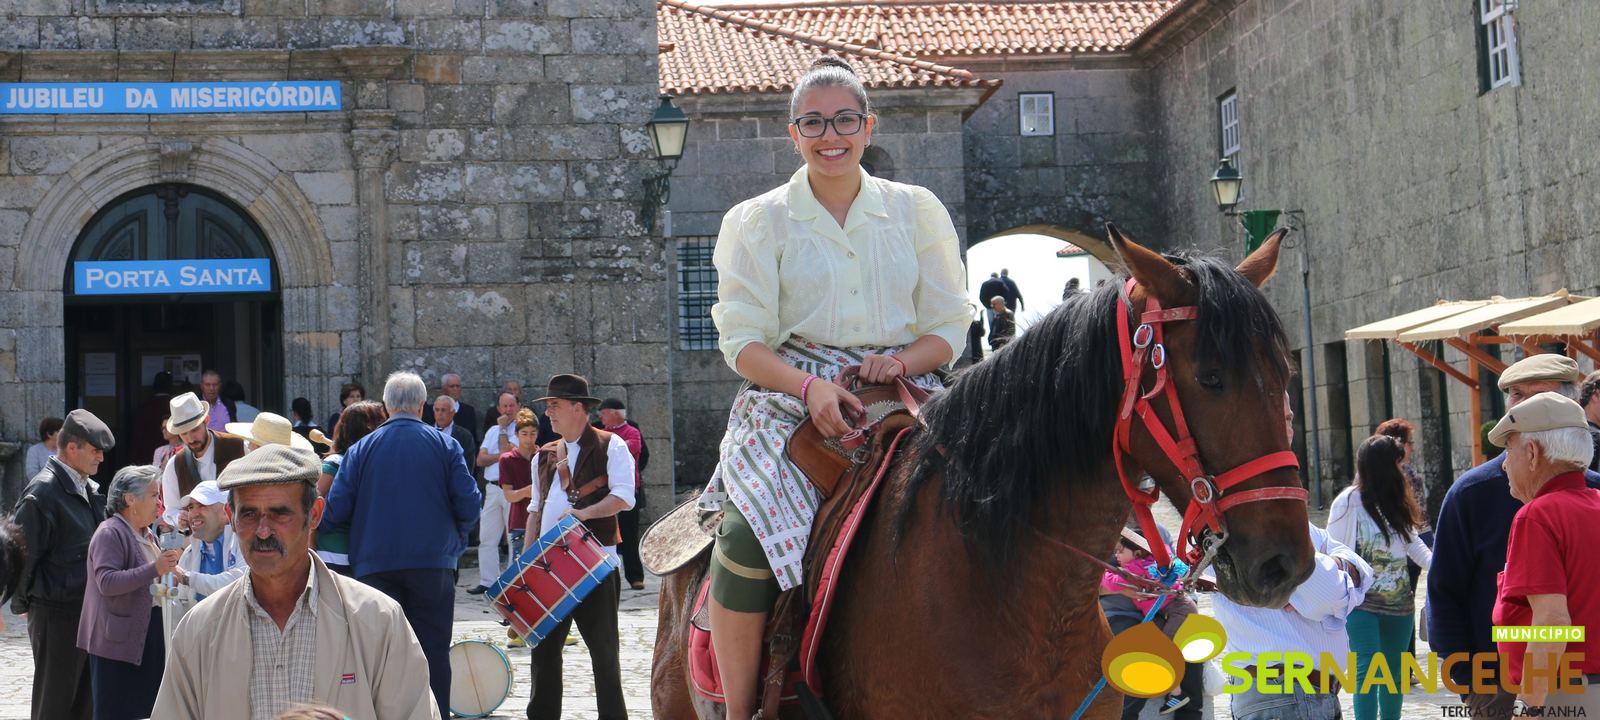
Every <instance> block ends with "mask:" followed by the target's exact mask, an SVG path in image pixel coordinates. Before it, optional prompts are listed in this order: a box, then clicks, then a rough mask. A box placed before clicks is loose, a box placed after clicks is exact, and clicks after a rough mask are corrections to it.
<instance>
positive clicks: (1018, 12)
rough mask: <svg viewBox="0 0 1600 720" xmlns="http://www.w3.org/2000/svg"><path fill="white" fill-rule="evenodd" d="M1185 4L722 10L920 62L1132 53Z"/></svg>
mask: <svg viewBox="0 0 1600 720" xmlns="http://www.w3.org/2000/svg"><path fill="white" fill-rule="evenodd" d="M1179 2H1181V0H1089V1H1085V0H1075V1H1074V0H1056V1H1054V2H1049V1H1047V2H1026V1H1024V2H919V1H915V0H911V1H907V0H877V1H876V2H863V1H860V0H856V1H847V2H828V1H826V0H819V1H815V2H795V3H786V4H782V5H723V6H720V7H719V8H718V9H720V10H727V11H730V12H735V13H738V14H741V15H744V16H747V17H749V18H751V19H754V20H760V21H766V22H771V23H774V24H777V25H780V26H782V27H785V28H790V29H794V30H799V31H803V32H809V33H813V34H816V35H822V36H826V37H832V38H838V39H840V40H844V41H846V42H851V43H856V44H859V45H864V46H868V47H876V48H879V49H882V50H886V51H889V52H893V53H899V54H903V55H909V56H912V57H953V56H963V55H969V56H980V55H1010V54H1024V55H1027V54H1058V53H1100V52H1116V51H1120V50H1123V49H1126V47H1127V46H1128V43H1130V42H1131V41H1132V40H1133V39H1134V38H1135V37H1137V36H1138V35H1139V33H1140V32H1142V31H1143V30H1144V29H1145V28H1146V27H1148V26H1149V25H1150V24H1151V23H1153V22H1155V21H1156V20H1157V19H1158V18H1160V17H1161V16H1162V15H1164V14H1166V13H1167V12H1168V11H1169V10H1170V9H1172V8H1173V7H1174V6H1176V5H1178V4H1179Z"/></svg>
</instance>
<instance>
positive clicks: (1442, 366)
mask: <svg viewBox="0 0 1600 720" xmlns="http://www.w3.org/2000/svg"><path fill="white" fill-rule="evenodd" d="M1395 343H1396V344H1398V345H1399V346H1400V347H1403V348H1405V349H1406V350H1409V351H1410V352H1411V354H1412V355H1416V356H1417V357H1419V358H1422V360H1423V362H1426V363H1428V364H1429V365H1432V366H1434V367H1435V368H1438V370H1439V372H1442V373H1444V374H1446V375H1449V376H1450V377H1453V378H1455V379H1456V380H1458V381H1460V382H1461V384H1463V385H1466V386H1467V387H1469V388H1472V389H1473V390H1477V389H1478V379H1477V378H1474V377H1468V376H1467V374H1466V373H1464V372H1461V371H1460V370H1457V369H1455V368H1453V367H1451V366H1450V363H1447V362H1445V361H1443V360H1440V359H1439V358H1437V357H1434V355H1433V353H1431V352H1428V351H1427V350H1423V349H1422V348H1420V347H1417V346H1416V345H1413V344H1411V343H1408V342H1402V341H1399V340H1396V341H1395Z"/></svg>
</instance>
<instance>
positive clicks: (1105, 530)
mask: <svg viewBox="0 0 1600 720" xmlns="http://www.w3.org/2000/svg"><path fill="white" fill-rule="evenodd" d="M1068 482H1070V485H1071V487H1070V489H1068V488H1067V487H1066V485H1067V484H1068ZM936 485H937V483H928V484H926V485H925V486H924V487H923V488H922V494H923V497H919V498H917V500H916V506H917V508H918V509H919V511H918V512H917V513H915V518H914V520H913V522H912V523H911V524H910V525H909V527H908V528H907V532H906V535H905V536H904V537H903V538H902V543H901V545H902V547H905V546H918V547H922V548H925V549H928V550H933V549H937V550H938V552H939V553H942V554H941V555H940V557H941V558H942V559H941V561H940V562H938V563H935V564H933V565H932V566H931V567H929V568H927V571H928V572H931V573H934V574H936V575H938V576H939V577H930V578H926V580H927V581H928V584H929V586H930V587H947V588H948V587H957V588H971V589H980V588H988V590H986V591H980V592H975V593H961V594H959V595H958V597H959V598H960V599H957V598H952V599H955V600H956V601H957V602H971V603H973V604H974V605H977V606H982V607H986V608H988V609H989V610H991V611H993V612H997V613H999V615H1000V618H999V619H1002V620H1005V621H1007V622H1006V624H1007V625H1013V626H1015V627H1016V628H1017V629H1018V630H1020V631H1022V632H1024V633H1032V634H1037V633H1038V630H1039V628H1041V627H1046V626H1050V625H1052V624H1054V623H1056V622H1072V623H1075V622H1077V621H1078V620H1081V618H1082V617H1083V616H1085V615H1097V610H1096V608H1097V607H1098V602H1097V598H1098V596H1099V587H1100V578H1101V574H1102V572H1103V569H1102V568H1101V567H1100V566H1098V565H1096V564H1094V563H1093V562H1092V561H1090V560H1089V559H1087V558H1086V557H1084V555H1082V554H1079V553H1078V552H1075V551H1074V550H1073V549H1072V548H1077V549H1078V550H1081V551H1083V552H1084V553H1087V554H1088V555H1090V556H1093V557H1102V556H1103V557H1105V558H1109V557H1110V556H1111V554H1112V551H1113V550H1114V548H1115V546H1116V537H1117V533H1118V531H1119V529H1120V528H1121V527H1122V524H1123V522H1124V521H1125V520H1126V518H1127V513H1128V503H1127V499H1126V497H1125V496H1124V495H1123V494H1122V490H1121V487H1120V486H1119V485H1118V484H1117V480H1116V475H1115V473H1114V471H1112V470H1110V469H1109V468H1107V469H1105V470H1104V471H1103V472H1101V473H1099V474H1097V475H1096V476H1095V477H1093V478H1074V479H1073V480H1072V481H1063V483H1062V484H1060V485H1058V487H1057V489H1056V490H1055V491H1054V492H1052V493H1051V494H1050V495H1049V496H1047V497H1046V498H1044V501H1043V502H1042V503H1041V505H1040V507H1038V508H1035V511H1034V513H1033V517H1032V519H1031V527H1028V528H1018V529H1017V532H1018V533H1019V534H1018V536H1017V538H1016V543H1015V545H1014V548H1015V551H1014V552H1013V553H1012V557H1011V559H1010V560H1009V561H1008V562H1007V565H1006V567H1005V568H992V567H985V566H984V562H986V561H985V560H984V558H985V557H986V556H985V555H984V553H982V552H981V551H979V552H970V551H968V549H967V548H966V546H965V541H964V540H963V539H962V533H961V528H960V527H959V526H957V525H956V520H955V518H954V517H952V516H951V514H950V513H946V512H942V511H938V510H932V511H930V510H929V509H930V508H937V507H938V498H937V497H936V496H937V493H938V489H937V487H936ZM979 542H980V543H982V542H983V541H982V540H980V541H979ZM997 586H1000V587H997ZM997 590H998V592H996V591H997ZM1002 595H1003V596H1005V599H1003V600H1002V599H999V598H1000V596H1002ZM969 596H970V597H969Z"/></svg>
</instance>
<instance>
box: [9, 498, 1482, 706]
mask: <svg viewBox="0 0 1600 720" xmlns="http://www.w3.org/2000/svg"><path fill="white" fill-rule="evenodd" d="M1313 520H1314V521H1316V522H1318V524H1321V523H1322V521H1323V518H1321V517H1317V516H1315V515H1314V516H1313ZM1162 522H1163V523H1164V524H1166V525H1167V526H1168V527H1172V528H1176V527H1177V526H1178V518H1177V516H1176V515H1175V514H1174V513H1171V512H1170V511H1169V512H1167V513H1164V514H1163V517H1162ZM475 574H476V573H475V572H474V571H463V572H462V577H463V578H467V577H470V576H473V575H475ZM1423 577H1424V580H1425V579H1426V575H1424V576H1423ZM647 582H648V584H647V587H646V589H645V590H642V591H634V590H623V591H622V612H621V617H620V625H621V635H622V653H621V657H622V683H623V690H624V691H625V693H626V698H627V703H628V709H629V714H630V715H631V716H632V717H633V718H648V717H650V716H651V714H650V658H651V651H652V647H653V646H654V643H655V628H656V593H657V583H656V580H655V578H649V579H648V581H647ZM471 584H475V583H472V582H463V583H462V584H461V585H460V587H459V588H458V595H457V598H456V622H455V631H456V639H486V640H497V641H503V639H504V638H505V629H504V628H502V627H501V626H500V625H499V624H498V623H497V622H496V617H497V616H496V615H494V613H493V612H492V611H491V610H490V609H489V607H488V604H487V603H485V602H484V601H483V600H482V599H480V598H479V597H475V596H471V595H467V594H466V593H465V592H464V590H465V588H466V587H468V586H469V585H471ZM1209 607H1210V601H1209V598H1206V597H1202V598H1201V601H1200V608H1201V611H1202V612H1205V611H1208V610H1209ZM1418 607H1419V608H1420V607H1421V597H1420V593H1419V598H1418ZM5 623H6V629H5V631H4V632H3V633H0V720H12V719H13V718H27V717H28V697H29V693H30V692H31V685H32V678H33V662H32V659H31V655H30V652H29V650H28V638H27V630H26V627H25V626H24V624H23V623H22V622H21V621H19V620H18V619H17V618H16V617H15V616H13V615H11V614H10V613H9V612H6V613H5ZM1417 650H1418V652H1419V653H1421V652H1427V645H1426V643H1421V642H1419V643H1418V644H1417ZM506 652H507V655H508V656H509V657H510V659H511V663H512V666H513V668H514V672H515V674H516V682H515V690H514V692H513V693H512V695H511V697H510V698H509V699H507V700H506V702H505V704H503V705H502V706H501V707H500V709H499V710H498V711H496V712H495V713H494V714H493V715H491V716H490V717H494V718H520V717H523V716H524V708H525V707H526V706H527V703H528V693H529V691H530V687H529V685H528V662H529V660H528V650H527V649H526V648H515V649H508V650H507V651H506ZM565 657H566V663H565V674H566V683H565V685H566V694H565V704H564V707H563V713H562V715H563V717H564V718H573V719H575V720H587V719H588V718H594V717H596V713H595V704H594V682H593V680H592V676H591V674H590V670H589V659H588V654H587V650H585V648H584V646H583V645H582V643H581V642H580V643H579V644H578V645H573V646H570V647H568V648H567V649H566V653H565ZM1210 700H1214V701H1215V702H1216V704H1217V705H1218V706H1219V707H1220V708H1221V712H1220V713H1217V714H1215V715H1213V713H1212V711H1211V710H1212V708H1211V704H1212V703H1210V702H1208V703H1207V707H1206V711H1205V717H1206V719H1207V720H1215V718H1217V717H1222V718H1228V717H1231V715H1229V713H1228V712H1227V696H1226V695H1217V696H1214V698H1210ZM1341 700H1342V702H1343V705H1344V716H1345V717H1346V718H1353V717H1355V715H1354V713H1353V711H1352V710H1351V706H1350V696H1349V695H1348V694H1346V695H1341ZM1459 704H1460V702H1459V700H1458V699H1457V698H1456V696H1454V695H1451V694H1448V693H1437V694H1426V693H1423V692H1420V689H1418V691H1416V692H1412V693H1410V694H1408V695H1407V696H1406V699H1405V705H1404V708H1403V710H1402V714H1401V717H1402V719H1403V720H1435V719H1437V718H1440V717H1443V716H1444V711H1443V710H1442V709H1441V706H1445V705H1452V706H1454V705H1459ZM1142 720H1158V716H1157V715H1156V713H1155V708H1154V707H1153V706H1152V707H1150V708H1147V709H1146V712H1145V714H1144V717H1143V719H1142Z"/></svg>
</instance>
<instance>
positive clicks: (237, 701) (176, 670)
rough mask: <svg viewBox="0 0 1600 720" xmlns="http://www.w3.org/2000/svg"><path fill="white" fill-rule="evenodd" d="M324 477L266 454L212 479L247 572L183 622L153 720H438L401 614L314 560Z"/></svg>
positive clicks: (306, 457)
mask: <svg viewBox="0 0 1600 720" xmlns="http://www.w3.org/2000/svg"><path fill="white" fill-rule="evenodd" d="M320 469H321V468H320V465H319V463H318V462H317V458H316V456H315V455H313V454H311V452H309V451H306V450H300V449H296V448H293V447H289V446H286V445H268V446H266V447H263V448H261V449H259V450H256V451H254V452H252V453H250V454H249V455H246V456H245V457H243V458H241V459H239V460H237V461H235V462H234V463H233V464H231V465H229V466H228V467H227V469H226V470H223V471H222V473H221V474H220V475H219V476H218V478H217V485H218V486H219V488H220V489H221V490H224V491H229V493H230V495H229V498H228V503H229V508H230V509H231V511H232V513H233V528H234V531H235V532H236V533H237V534H238V537H239V545H240V549H241V550H242V551H243V553H244V556H245V558H244V559H245V562H246V563H248V565H249V567H250V572H249V574H247V575H245V577H244V578H243V579H241V580H239V581H238V582H235V583H233V584H231V585H228V586H227V587H225V588H223V589H221V590H219V591H217V593H216V594H215V595H212V596H210V597H209V598H207V599H206V601H205V602H203V603H200V604H198V605H196V606H195V607H194V608H193V609H191V610H189V612H188V614H187V615H186V616H185V618H184V622H183V624H182V625H181V626H180V627H179V628H178V629H177V632H176V633H175V634H174V636H173V638H172V644H171V646H170V648H169V652H168V654H167V667H166V674H165V676H164V677H163V679H162V681H161V691H160V693H159V695H158V696H157V697H156V708H155V713H154V714H153V717H159V718H221V717H228V718H235V717H236V718H251V719H252V720H256V719H267V718H273V717H276V716H277V715H278V714H279V713H281V712H283V711H285V710H288V709H291V708H294V707H299V706H302V705H309V704H327V705H332V706H333V707H336V708H339V709H340V710H341V711H343V712H345V713H348V714H349V715H350V716H351V717H359V718H379V719H380V720H388V719H389V718H403V719H409V720H439V717H440V710H439V707H438V705H437V704H436V703H435V702H434V699H433V694H432V693H431V692H430V691H429V687H428V664H427V660H426V659H424V657H423V655H422V647H421V646H420V645H418V644H417V637H416V635H415V634H413V633H412V632H411V626H410V625H409V624H408V623H407V622H406V617H405V614H404V613H402V612H401V610H400V605H399V604H398V603H396V602H395V601H393V600H391V599H389V597H388V596H386V595H384V594H383V593H380V592H378V591H377V590H374V589H372V588H369V587H367V586H366V585H363V584H361V583H359V582H356V581H355V580H351V579H349V578H346V577H343V576H340V575H337V574H334V573H333V572H330V571H329V570H328V567H327V566H326V565H324V564H323V563H322V561H321V560H320V559H318V558H317V557H316V555H315V554H314V553H312V552H311V531H312V530H313V529H315V528H316V526H317V524H318V523H319V522H320V521H321V520H322V511H323V501H322V498H321V497H318V495H317V488H316V481H317V475H318V473H319V472H320Z"/></svg>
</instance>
